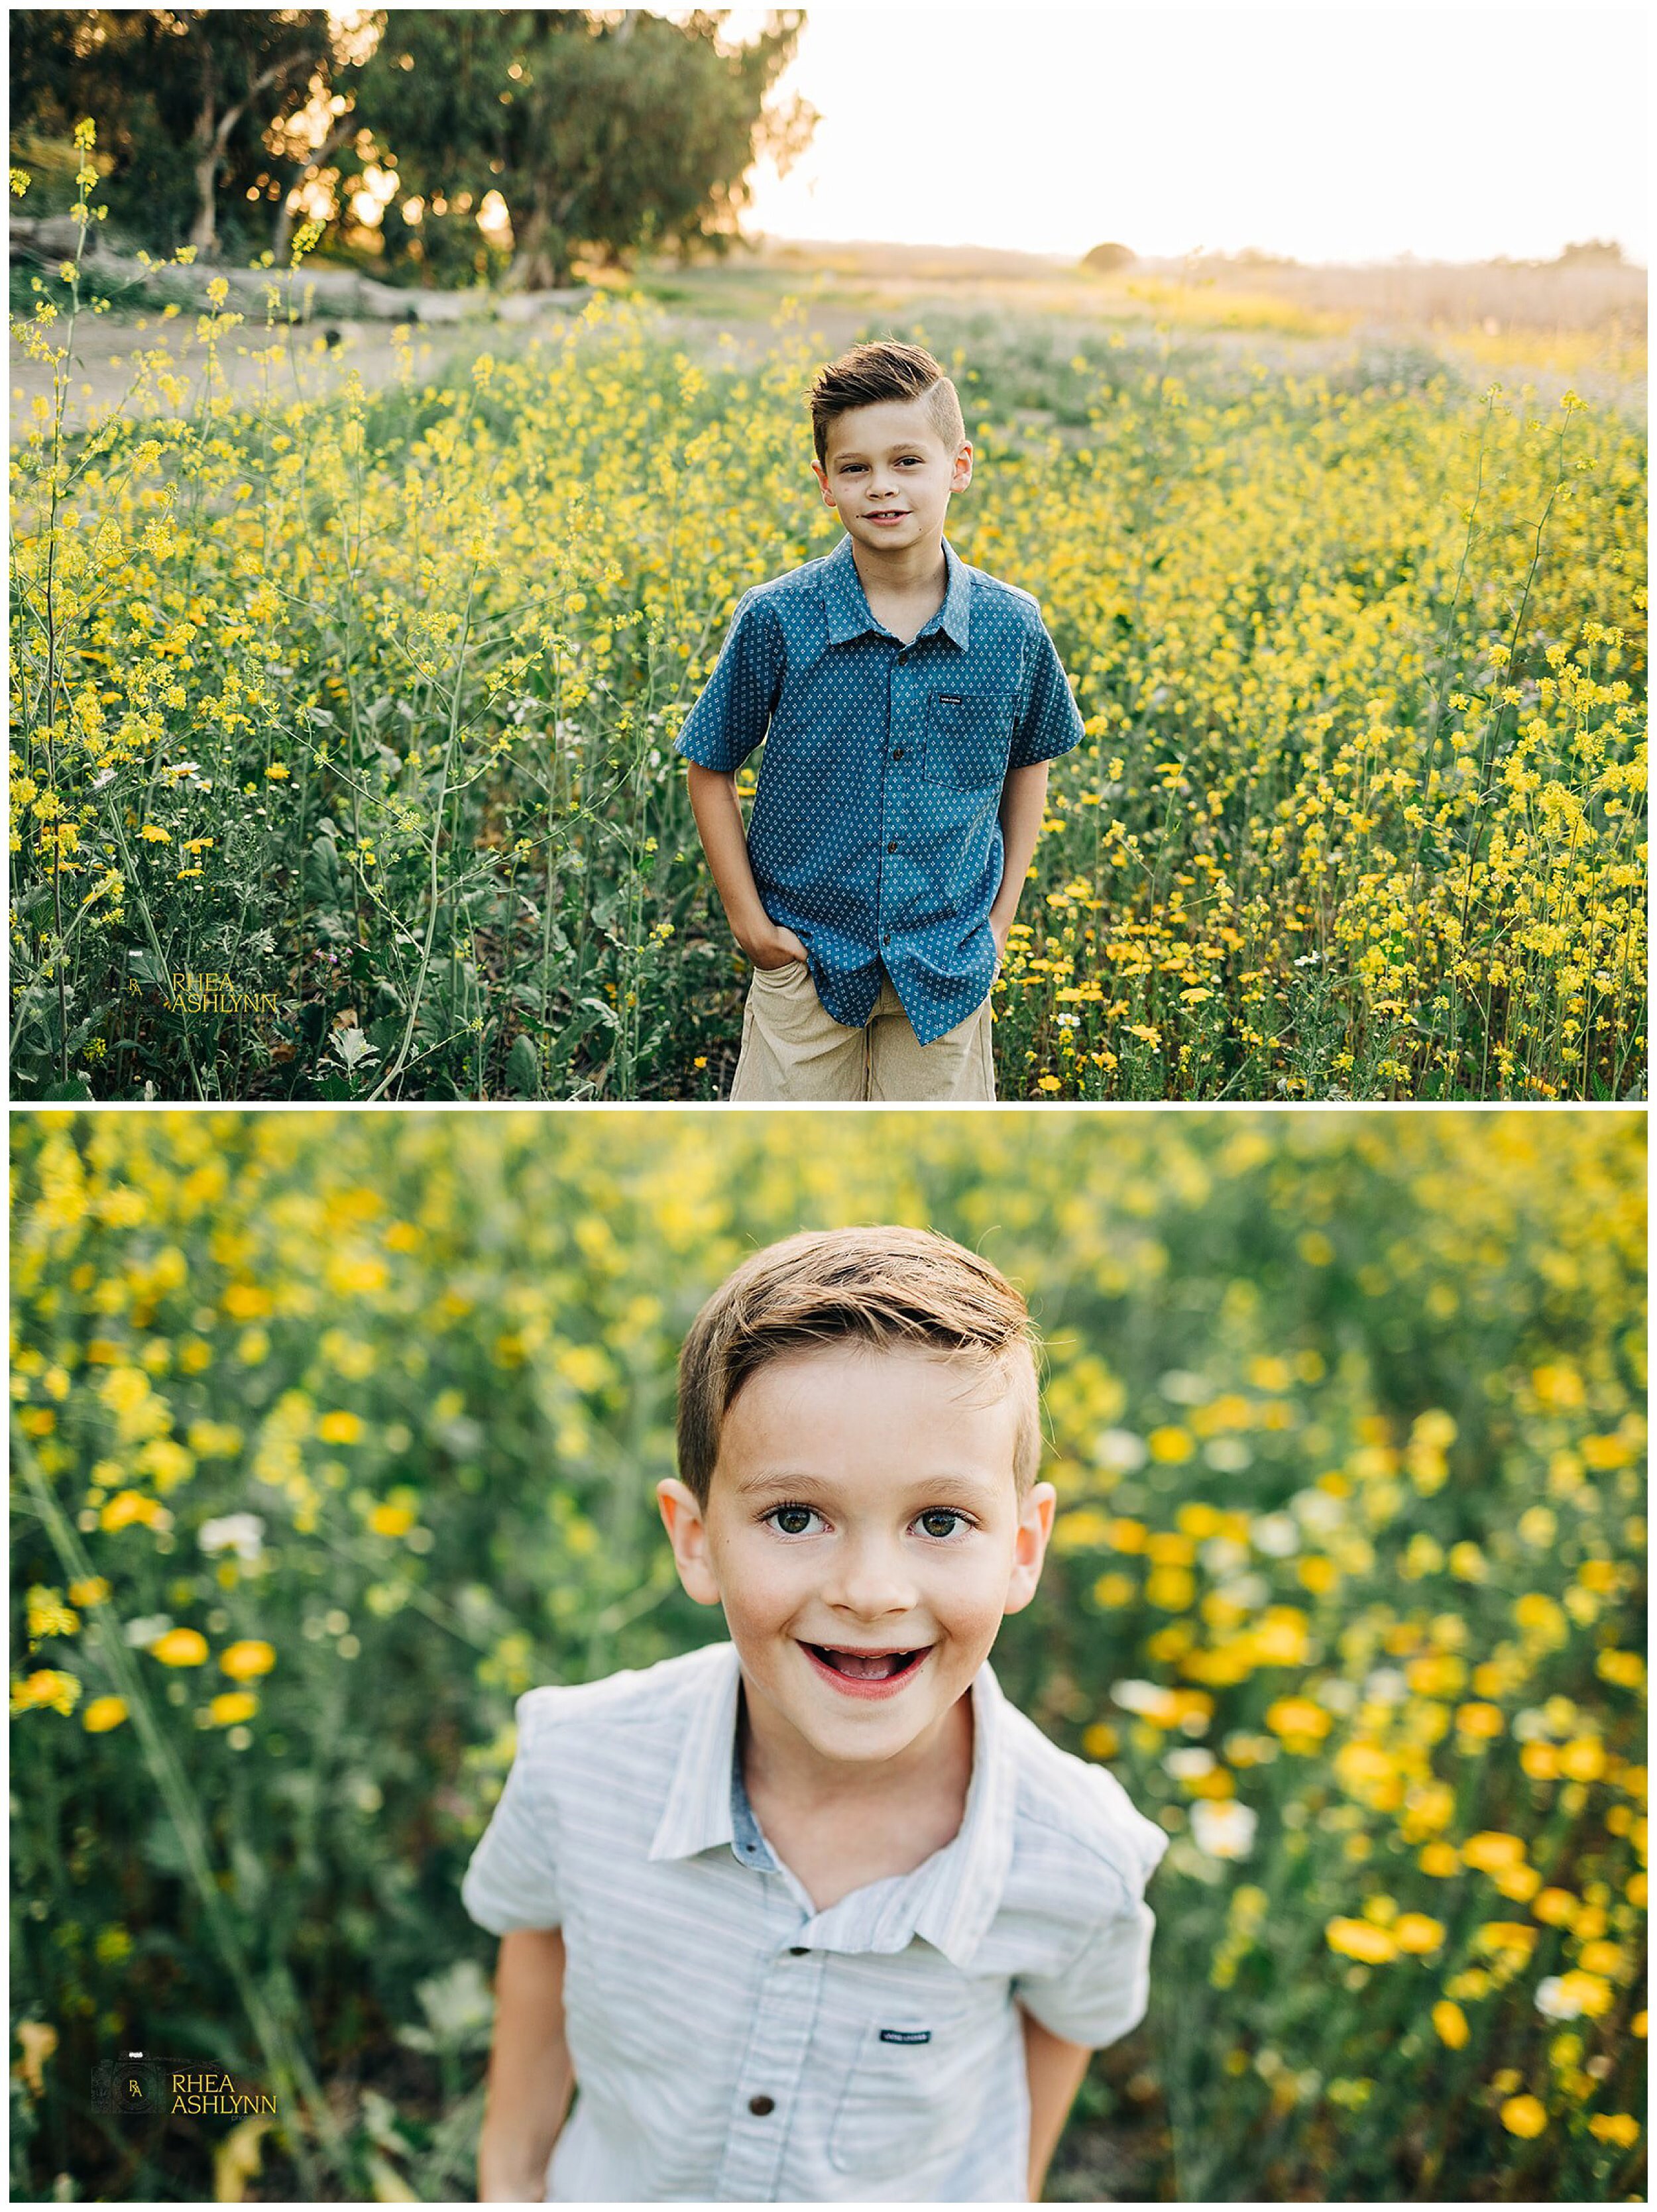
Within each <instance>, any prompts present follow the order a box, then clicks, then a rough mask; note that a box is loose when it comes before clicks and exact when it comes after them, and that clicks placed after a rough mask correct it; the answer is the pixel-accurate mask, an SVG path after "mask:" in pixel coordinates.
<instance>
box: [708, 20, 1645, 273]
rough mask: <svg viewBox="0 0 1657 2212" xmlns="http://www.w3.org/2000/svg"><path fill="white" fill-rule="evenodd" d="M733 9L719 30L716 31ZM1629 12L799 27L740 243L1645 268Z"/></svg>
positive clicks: (1638, 55) (1640, 80)
mask: <svg viewBox="0 0 1657 2212" xmlns="http://www.w3.org/2000/svg"><path fill="white" fill-rule="evenodd" d="M753 20H756V19H755V18H754V17H753V15H752V13H751V11H747V10H740V11H733V15H732V16H731V19H730V21H729V24H728V32H730V33H737V32H738V31H740V27H741V26H742V25H743V23H744V22H746V21H753ZM1646 36H1647V33H1646V30H1645V16H1644V12H1643V11H1642V10H1636V9H1593V8H1576V9H1562V8H1552V9H1514V8H1506V7H1474V8H1459V9H1457V8H1450V9H1445V8H1439V7H1434V8H1411V7H1393V8H1388V9H1374V8H1352V9H1347V8H1343V7H1338V6H1334V5H1326V6H1324V7H1321V8H1303V9H1266V8H1256V7H1232V8H1223V9H1199V8H1185V7H1177V6H1165V7H1159V8H1156V9H1139V8H1133V9H1125V8H1122V9H1118V8H1112V7H1103V6H1098V7H1077V8H1040V7H1018V8H1001V9H959V8H947V9H944V8H929V7H920V8H916V7H910V8H895V9H894V8H887V7H879V8H869V7H864V6H853V5H847V4H826V5H819V6H814V7H812V8H810V9H809V11H808V15H807V23H806V27H805V29H804V31H803V33H801V41H800V47H799V51H798V53H797V55H796V58H795V62H794V64H792V66H791V67H790V69H789V73H788V76H787V77H786V78H785V79H784V80H783V90H784V91H789V90H797V91H799V92H800V93H801V94H804V96H805V97H806V98H807V100H809V101H810V102H811V103H812V105H813V106H814V107H816V108H817V109H818V110H819V113H820V114H821V117H822V120H821V122H820V123H819V125H818V126H817V132H816V136H815V138H814V140H813V144H812V146H811V148H810V149H809V150H808V151H807V154H806V155H804V156H803V157H802V158H801V160H800V161H799V162H798V163H797V164H796V165H795V167H794V168H793V169H792V170H791V171H790V172H789V174H788V175H787V176H786V177H784V178H782V179H778V178H777V176H776V174H775V173H774V172H772V171H771V170H770V169H769V168H768V167H767V166H765V165H762V166H761V167H760V168H759V169H758V170H757V171H756V173H755V175H754V178H753V184H754V187H755V201H754V205H753V207H752V211H751V213H750V215H749V216H748V217H747V219H746V222H745V226H744V227H745V228H746V229H748V230H749V231H751V232H752V231H764V232H766V233H768V234H771V236H773V237H778V238H813V239H854V238H857V239H882V240H901V241H906V242H908V243H911V244H925V245H937V246H957V245H973V246H1012V247H1018V248H1022V249H1023V250H1025V251H1026V252H1038V253H1055V254H1063V255H1067V256H1069V255H1079V254H1081V253H1083V252H1086V251H1087V248H1088V247H1089V246H1093V245H1096V244H1098V243H1099V242H1100V241H1101V240H1107V239H1108V240H1118V241H1120V242H1121V243H1122V244H1124V245H1126V246H1130V247H1131V248H1132V249H1133V251H1134V252H1136V253H1138V254H1140V255H1142V256H1144V257H1147V258H1156V257H1160V256H1164V255H1179V254H1184V253H1187V252H1192V251H1195V250H1197V249H1198V248H1201V249H1203V250H1206V251H1208V252H1224V253H1230V252H1240V251H1241V250H1242V249H1243V248H1245V247H1248V246H1254V247H1258V248H1260V249H1262V250H1264V251H1265V252H1276V253H1285V254H1288V255H1290V256H1292V257H1293V258H1295V259H1296V260H1301V261H1349V262H1370V261H1384V260H1392V259H1393V258H1396V257H1398V255H1400V254H1404V253H1410V254H1413V255H1415V256H1416V258H1418V259H1421V260H1438V261H1462V260H1482V259H1485V258H1491V257H1494V256H1496V255H1499V254H1506V255H1508V256H1509V257H1510V258H1514V259H1515V260H1522V259H1544V260H1545V259H1550V258H1552V257H1553V256H1554V255H1555V254H1556V253H1557V252H1559V250H1560V248H1561V247H1562V246H1564V245H1566V244H1567V243H1569V242H1570V241H1572V240H1581V239H1587V238H1616V239H1617V240H1620V241H1621V242H1622V245H1623V249H1624V251H1625V252H1626V253H1627V254H1628V255H1629V258H1630V259H1633V260H1636V261H1639V262H1641V263H1644V262H1645V260H1646V255H1647V246H1648V227H1647V216H1646V164H1645V151H1644V147H1645V128H1646V82H1647V74H1646V58H1645V40H1646Z"/></svg>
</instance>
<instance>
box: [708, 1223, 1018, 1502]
mask: <svg viewBox="0 0 1657 2212" xmlns="http://www.w3.org/2000/svg"><path fill="white" fill-rule="evenodd" d="M841 1343H851V1344H864V1345H868V1346H872V1347H874V1348H875V1349H878V1350H880V1351H885V1352H932V1353H935V1354H936V1355H938V1356H939V1357H941V1358H952V1359H959V1360H961V1361H963V1362H966V1363H969V1364H972V1365H973V1366H976V1367H978V1368H979V1369H980V1370H989V1371H992V1372H993V1371H996V1370H999V1372H1000V1373H1001V1374H1002V1376H1004V1378H1005V1384H1006V1388H1007V1389H1008V1391H1010V1392H1012V1393H1013V1394H1014V1396H1015V1398H1016V1401H1017V1404H1016V1409H1015V1410H1016V1413H1017V1416H1018V1427H1017V1432H1016V1436H1015V1438H1014V1448H1013V1474H1014V1480H1015V1481H1016V1484H1017V1486H1018V1491H1019V1494H1020V1497H1022V1496H1024V1495H1025V1494H1026V1492H1028V1490H1029V1488H1030V1486H1031V1484H1032V1483H1033V1481H1034V1480H1035V1476H1036V1469H1037V1468H1038V1466H1039V1464H1040V1460H1041V1407H1040V1394H1039V1383H1038V1379H1037V1372H1036V1363H1037V1359H1038V1357H1039V1340H1038V1339H1037V1336H1036V1331H1035V1325H1034V1323H1033V1322H1032V1321H1031V1318H1030V1310H1029V1308H1028V1307H1027V1306H1026V1304H1025V1303H1024V1300H1023V1298H1022V1297H1020V1295H1019V1293H1018V1291H1016V1290H1015V1289H1014V1286H1013V1285H1012V1284H1011V1283H1009V1282H1008V1279H1007V1278H1006V1276H1005V1275H1003V1274H1002V1272H1001V1270H1000V1269H999V1268H998V1267H992V1266H991V1265H990V1261H988V1260H984V1259H981V1258H980V1257H979V1255H978V1254H977V1253H976V1252H969V1251H968V1250H967V1249H966V1247H965V1246H964V1245H961V1244H957V1243H954V1242H953V1239H952V1238H950V1237H940V1236H937V1235H935V1233H934V1232H933V1231H930V1230H926V1229H903V1228H896V1227H880V1228H870V1229H831V1230H822V1231H818V1230H805V1231H801V1233H800V1234H799V1235H798V1236H795V1237H784V1238H783V1240H782V1242H781V1243H777V1244H770V1245H767V1246H766V1248H765V1250H764V1251H763V1252H756V1253H755V1254H754V1255H753V1256H752V1259H749V1260H746V1261H744V1262H743V1263H742V1265H741V1266H740V1267H739V1268H737V1270H736V1271H735V1273H734V1274H731V1275H728V1277H727V1278H726V1279H725V1280H724V1282H722V1284H721V1285H720V1286H719V1288H718V1289H717V1290H716V1291H715V1292H714V1294H713V1296H712V1297H710V1299H709V1300H708V1302H707V1304H705V1305H704V1307H703V1309H702V1310H701V1312H700V1313H698V1316H697V1317H696V1319H695V1321H693V1322H691V1328H690V1331H689V1334H687V1335H686V1337H685V1342H684V1344H683V1346H681V1348H680V1351H679V1479H680V1480H681V1481H682V1482H683V1483H684V1484H685V1487H686V1488H687V1489H688V1490H689V1491H690V1492H691V1495H692V1496H693V1497H694V1498H696V1501H697V1503H698V1504H699V1505H705V1504H707V1502H708V1492H709V1491H710V1488H711V1486H712V1484H713V1475H714V1468H715V1466H716V1463H717V1462H718V1458H719V1439H720V1431H721V1430H722V1427H723V1425H724V1420H725V1416H726V1414H727V1413H728V1412H729V1411H730V1408H731V1407H732V1405H733V1403H734V1401H735V1398H736V1395H737V1393H738V1391H739V1390H740V1389H741V1388H742V1386H743V1384H744V1383H746V1382H747V1381H748V1380H749V1378H750V1377H751V1376H753V1375H756V1374H757V1373H758V1370H760V1369H761V1368H762V1367H764V1366H765V1365H766V1364H768V1363H769V1362H770V1361H771V1360H773V1359H780V1358H783V1357H784V1356H785V1355H786V1354H788V1353H789V1352H801V1351H806V1350H808V1349H811V1348H813V1347H815V1346H822V1345H825V1344H841Z"/></svg>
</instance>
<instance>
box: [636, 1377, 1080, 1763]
mask: <svg viewBox="0 0 1657 2212" xmlns="http://www.w3.org/2000/svg"><path fill="white" fill-rule="evenodd" d="M1016 1425H1017V1413H1016V1407H1015V1403H1014V1398H1013V1396H1012V1395H1011V1394H1010V1393H1009V1392H1008V1389H1007V1388H1006V1386H1005V1383H1004V1382H1003V1381H1002V1377H1001V1376H999V1375H997V1374H996V1372H995V1371H994V1370H983V1369H975V1368H974V1367H973V1365H972V1364H970V1363H969V1362H967V1361H965V1360H963V1359H960V1358H952V1357H950V1356H948V1355H935V1354H929V1353H925V1352H886V1351H882V1350H879V1349H876V1348H874V1347H871V1346H864V1345H858V1344H856V1343H845V1344H842V1343H828V1344H825V1345H824V1346H821V1347H820V1348H813V1349H808V1350H806V1351H802V1352H789V1353H787V1354H785V1355H783V1356H782V1357H780V1358H776V1359H773V1360H771V1361H769V1362H768V1363H767V1364H765V1366H763V1367H761V1368H760V1369H759V1370H758V1371H757V1372H756V1373H755V1374H753V1375H752V1376H750V1377H749V1378H748V1380H747V1382H746V1383H744V1385H743V1386H742V1388H741V1389H740V1390H739V1391H738V1393H737V1395H736V1397H735V1399H734V1401H733V1402H732V1404H731V1407H730V1408H729V1410H728V1413H726V1416H725V1419H724V1423H723V1425H722V1430H721V1433H720V1444H719V1459H718V1463H717V1465H716V1468H715V1469H714V1474H713V1481H712V1485H711V1488H710V1494H709V1498H708V1502H707V1504H706V1506H705V1508H704V1509H701V1510H698V1508H697V1506H696V1503H695V1500H694V1498H692V1496H691V1492H689V1491H688V1490H687V1489H685V1486H684V1485H682V1484H679V1483H663V1484H662V1485H661V1486H660V1490H659V1492H658V1495H659V1496H660V1497H661V1500H662V1512H663V1517H664V1519H665V1520H666V1521H667V1526H668V1533H669V1534H670V1536H671V1537H672V1538H673V1548H674V1553H675V1556H676V1558H677V1559H678V1563H679V1573H680V1576H681V1577H682V1579H683V1580H684V1583H685V1588H686V1589H687V1590H688V1591H689V1592H690V1594H691V1596H692V1597H695V1598H698V1599H699V1600H700V1601H702V1602H703V1603H704V1604H712V1603H719V1604H722V1606H723V1607H724V1610H725V1617H726V1621H727V1624H728V1627H729V1630H730V1635H731V1641H732V1642H733V1644H734V1645H735V1646H736V1650H737V1655H738V1657H739V1659H740V1662H741V1666H742V1674H743V1680H744V1683H745V1686H746V1692H747V1711H748V1717H749V1725H750V1728H751V1729H752V1734H753V1737H754V1740H755V1741H756V1743H757V1744H758V1746H759V1747H761V1749H762V1751H763V1753H764V1755H765V1757H766V1759H768V1760H771V1761H774V1762H776V1763H777V1764H778V1765H783V1766H786V1767H788V1768H789V1769H790V1770H792V1771H795V1772H796V1773H797V1774H798V1775H799V1776H800V1778H801V1780H802V1781H807V1780H814V1781H817V1782H823V1781H827V1780H832V1777H833V1775H834V1773H835V1772H836V1771H838V1772H841V1773H844V1772H845V1771H846V1769H847V1766H848V1765H852V1766H856V1767H862V1766H864V1765H865V1764H866V1763H868V1762H873V1763H876V1764H880V1765H887V1766H888V1767H894V1766H895V1767H898V1768H901V1769H905V1770H908V1769H910V1768H911V1767H914V1768H916V1769H917V1770H918V1769H919V1768H921V1767H923V1766H924V1765H925V1763H926V1761H927V1759H928V1758H929V1755H930V1754H931V1753H933V1752H934V1750H935V1748H936V1747H937V1746H938V1745H939V1744H940V1742H941V1741H942V1740H943V1738H944V1735H945V1733H946V1731H947V1729H948V1727H949V1725H950V1722H951V1716H952V1714H953V1712H954V1711H955V1708H956V1707H957V1705H959V1702H960V1700H961V1699H963V1698H964V1697H965V1696H966V1692H967V1691H968V1690H969V1689H970V1687H971V1686H972V1678H973V1676H974V1675H975V1674H977V1673H978V1668H980V1667H981V1666H982V1664H983V1663H984V1659H985V1658H986V1657H987V1656H988V1654H989V1651H990V1646H991V1644H993V1643H994V1641H995V1638H996V1631H997V1630H998V1628H999V1627H1000V1626H1001V1622H1002V1617H1003V1615H1004V1614H1006V1613H1013V1612H1017V1611H1019V1610H1020V1608H1021V1607H1024V1606H1025V1605H1026V1604H1027V1603H1028V1602H1029V1601H1030V1598H1031V1597H1032V1596H1033V1594H1034V1591H1035V1586H1036V1579H1037V1577H1038V1575H1039V1571H1040V1566H1041V1557H1042V1553H1043V1550H1044V1549H1045V1541H1046V1532H1047V1528H1048V1526H1049V1525H1050V1523H1051V1517H1052V1504H1053V1491H1052V1488H1051V1485H1050V1484H1046V1483H1039V1484H1037V1485H1036V1486H1034V1487H1033V1489H1032V1490H1031V1492H1030V1493H1029V1494H1028V1496H1027V1497H1026V1498H1020V1497H1019V1495H1018V1492H1017V1486H1016V1483H1015V1480H1014V1472H1013V1458H1014V1438H1015V1434H1016Z"/></svg>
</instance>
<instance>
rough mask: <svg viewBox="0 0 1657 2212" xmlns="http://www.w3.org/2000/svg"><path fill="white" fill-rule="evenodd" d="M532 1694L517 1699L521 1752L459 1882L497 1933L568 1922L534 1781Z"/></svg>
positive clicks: (540, 1743)
mask: <svg viewBox="0 0 1657 2212" xmlns="http://www.w3.org/2000/svg"><path fill="white" fill-rule="evenodd" d="M534 1696H535V1692H533V1691H530V1692H527V1694H526V1695H525V1696H524V1697H522V1698H521V1699H519V1700H518V1705H517V1717H518V1751H517V1756H516V1757H515V1759H514V1760H513V1762H512V1771H511V1772H510V1773H509V1775H508V1776H507V1778H506V1787H505V1789H504V1790H503V1791H502V1792H501V1796H500V1800H499V1802H498V1803H497V1804H496V1808H495V1810H494V1813H493V1814H492V1815H491V1816H490V1823H489V1826H488V1827H487V1828H485V1829H484V1833H483V1838H482V1840H481V1841H480V1842H479V1844H478V1848H477V1850H475V1851H473V1853H472V1863H471V1865H470V1866H469V1867H468V1868H467V1869H466V1877H465V1879H464V1880H463V1881H462V1882H461V1884H460V1902H461V1903H462V1905H465V1907H466V1911H468V1912H469V1913H470V1914H471V1916H472V1918H473V1919H474V1920H475V1921H476V1922H477V1923H478V1926H479V1927H480V1928H487V1929H489V1931H490V1934H491V1935H493V1936H506V1935H509V1934H510V1933H511V1932H512V1931H513V1930H514V1929H519V1928H558V1927H561V1926H562V1925H563V1923H564V1905H563V1900H562V1899H561V1898H560V1896H559V1894H558V1870H557V1863H556V1859H555V1856H554V1852H553V1848H552V1847H553V1835H552V1830H551V1818H550V1815H549V1813H548V1811H547V1809H546V1808H545V1806H543V1805H541V1804H539V1803H538V1802H537V1800H538V1792H537V1790H536V1786H535V1782H534V1773H535V1768H536V1765H537V1764H538V1761H539V1758H541V1757H542V1756H544V1755H545V1741H544V1738H543V1737H541V1736H540V1735H539V1734H538V1722H537V1717H536V1712H535V1707H534V1705H533V1702H532V1700H533V1699H534Z"/></svg>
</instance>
